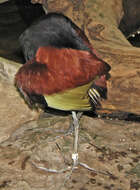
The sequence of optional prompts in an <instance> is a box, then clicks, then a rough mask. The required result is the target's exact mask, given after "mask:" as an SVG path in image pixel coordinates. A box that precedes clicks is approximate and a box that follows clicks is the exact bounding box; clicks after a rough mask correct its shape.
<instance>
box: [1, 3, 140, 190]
mask: <svg viewBox="0 0 140 190" xmlns="http://www.w3.org/2000/svg"><path fill="white" fill-rule="evenodd" d="M46 7H47V8H48V11H60V12H63V13H64V14H66V15H67V16H69V17H71V18H72V19H73V21H74V22H76V23H77V24H78V25H79V26H80V27H82V28H83V29H84V30H85V32H86V34H87V35H88V37H89V38H90V40H91V42H92V44H93V46H94V47H95V48H96V49H97V51H98V53H99V55H100V56H101V58H103V59H104V60H106V61H107V62H108V63H109V64H110V65H111V66H112V71H111V78H110V79H109V82H108V85H109V95H108V98H109V99H108V100H107V101H106V102H103V106H104V107H107V108H110V109H114V110H119V109H122V110H124V111H127V112H129V111H132V112H134V113H139V111H140V110H139V107H140V106H139V101H138V100H139V99H138V98H139V97H138V89H139V82H140V80H139V77H138V75H139V74H138V73H139V67H138V66H137V65H138V63H139V62H138V61H139V56H140V54H139V51H140V50H139V49H138V48H134V47H132V46H131V45H130V44H129V43H128V41H127V40H126V39H125V38H124V36H123V35H122V33H121V32H120V31H119V30H118V29H117V27H118V24H119V21H120V19H121V16H122V14H123V11H122V7H121V0H112V1H110V0H106V1H103V0H98V1H97V0H94V1H93V0H83V1H82V0H72V1H69V0H48V3H47V6H46ZM93 18H94V19H93ZM128 66H129V67H130V69H129V71H128V72H127V70H128ZM19 67H20V64H18V63H16V62H13V61H9V60H6V59H4V58H0V189H2V190H46V189H47V190H53V189H54V190H60V189H61V190H66V189H75V190H92V189H95V190H103V189H108V190H129V189H132V190H133V189H136V190H138V189H140V172H139V171H140V169H139V168H140V162H139V160H140V146H139V144H140V127H139V123H136V122H127V121H120V120H109V119H107V118H106V119H102V118H94V117H88V116H83V117H82V119H81V121H80V134H79V160H80V162H83V163H86V164H88V165H89V166H90V167H93V168H95V170H97V171H98V172H97V173H96V172H94V171H90V170H87V169H85V168H83V167H81V166H78V168H77V169H76V170H74V171H73V173H72V175H70V172H71V171H67V172H65V173H59V174H54V173H50V172H45V171H42V170H40V169H38V168H36V165H37V166H43V167H47V168H52V169H62V168H65V167H68V166H71V163H72V160H71V153H72V146H73V135H68V136H65V135H64V134H63V131H62V130H67V128H68V127H69V123H70V116H65V117H64V116H63V117H62V116H52V117H47V118H46V117H44V115H43V114H41V115H40V117H39V118H38V119H37V117H38V116H39V112H36V111H33V110H30V109H29V108H28V106H27V105H26V104H25V102H24V100H23V99H22V98H21V97H20V95H19V93H18V92H17V90H16V88H15V87H14V75H15V73H16V71H17V70H18V69H19ZM126 68H127V70H126ZM130 76H131V78H130ZM126 79H127V80H126ZM130 79H131V80H130ZM131 81H133V83H132V82H131ZM132 86H133V87H135V86H136V87H135V89H136V88H137V87H138V89H137V90H135V89H134V88H133V89H132ZM130 89H131V93H130V92H129V90H130ZM116 94H118V95H117V98H116ZM128 94H129V99H128ZM126 95H127V96H126ZM114 97H115V98H114ZM126 103H127V104H126ZM122 104H123V107H122Z"/></svg>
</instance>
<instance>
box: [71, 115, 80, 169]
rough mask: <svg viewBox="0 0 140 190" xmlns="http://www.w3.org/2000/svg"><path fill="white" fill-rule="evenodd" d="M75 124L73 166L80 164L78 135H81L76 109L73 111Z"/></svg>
mask: <svg viewBox="0 0 140 190" xmlns="http://www.w3.org/2000/svg"><path fill="white" fill-rule="evenodd" d="M72 118H73V126H74V153H73V154H72V159H73V166H74V167H76V166H77V165H78V136H79V119H78V117H77V114H76V112H75V111H72Z"/></svg>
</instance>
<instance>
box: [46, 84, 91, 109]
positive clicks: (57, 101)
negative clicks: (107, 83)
mask: <svg viewBox="0 0 140 190" xmlns="http://www.w3.org/2000/svg"><path fill="white" fill-rule="evenodd" d="M92 83H93V82H90V83H88V84H86V85H83V86H80V87H76V88H74V89H69V90H66V91H64V92H61V93H60V92H59V93H55V94H51V95H45V96H44V97H45V100H46V102H47V104H48V106H49V107H51V108H55V109H58V110H64V111H70V110H75V111H88V110H90V109H91V108H92V106H91V104H90V97H89V96H88V89H89V87H90V86H91V84H92Z"/></svg>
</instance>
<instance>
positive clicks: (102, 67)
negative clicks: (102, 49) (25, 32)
mask: <svg viewBox="0 0 140 190" xmlns="http://www.w3.org/2000/svg"><path fill="white" fill-rule="evenodd" d="M108 70H109V66H108V65H107V64H106V63H105V62H104V61H102V60H100V59H98V58H97V57H96V55H93V54H91V53H89V52H87V51H82V50H75V49H68V48H62V49H57V48H53V47H40V48H39V49H38V51H37V53H36V57H35V61H33V62H32V63H31V62H30V63H26V64H25V65H23V66H22V67H21V68H20V69H19V71H18V73H17V74H16V78H15V81H16V84H17V86H18V87H20V88H22V89H23V90H24V91H26V92H28V93H33V94H41V95H52V94H55V93H60V92H64V91H66V90H69V89H74V88H76V87H79V86H83V85H86V84H88V83H90V82H91V81H93V80H94V79H96V78H97V77H99V76H101V75H103V74H105V73H107V72H108Z"/></svg>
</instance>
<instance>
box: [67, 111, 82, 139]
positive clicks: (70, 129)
mask: <svg viewBox="0 0 140 190" xmlns="http://www.w3.org/2000/svg"><path fill="white" fill-rule="evenodd" d="M82 114H83V112H78V113H77V116H76V117H77V119H78V120H79V119H80V118H81V116H82ZM73 121H74V119H73V116H72V121H71V123H70V127H69V128H68V130H67V132H66V135H69V134H72V133H73V132H74V130H75V129H74V123H73Z"/></svg>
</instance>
